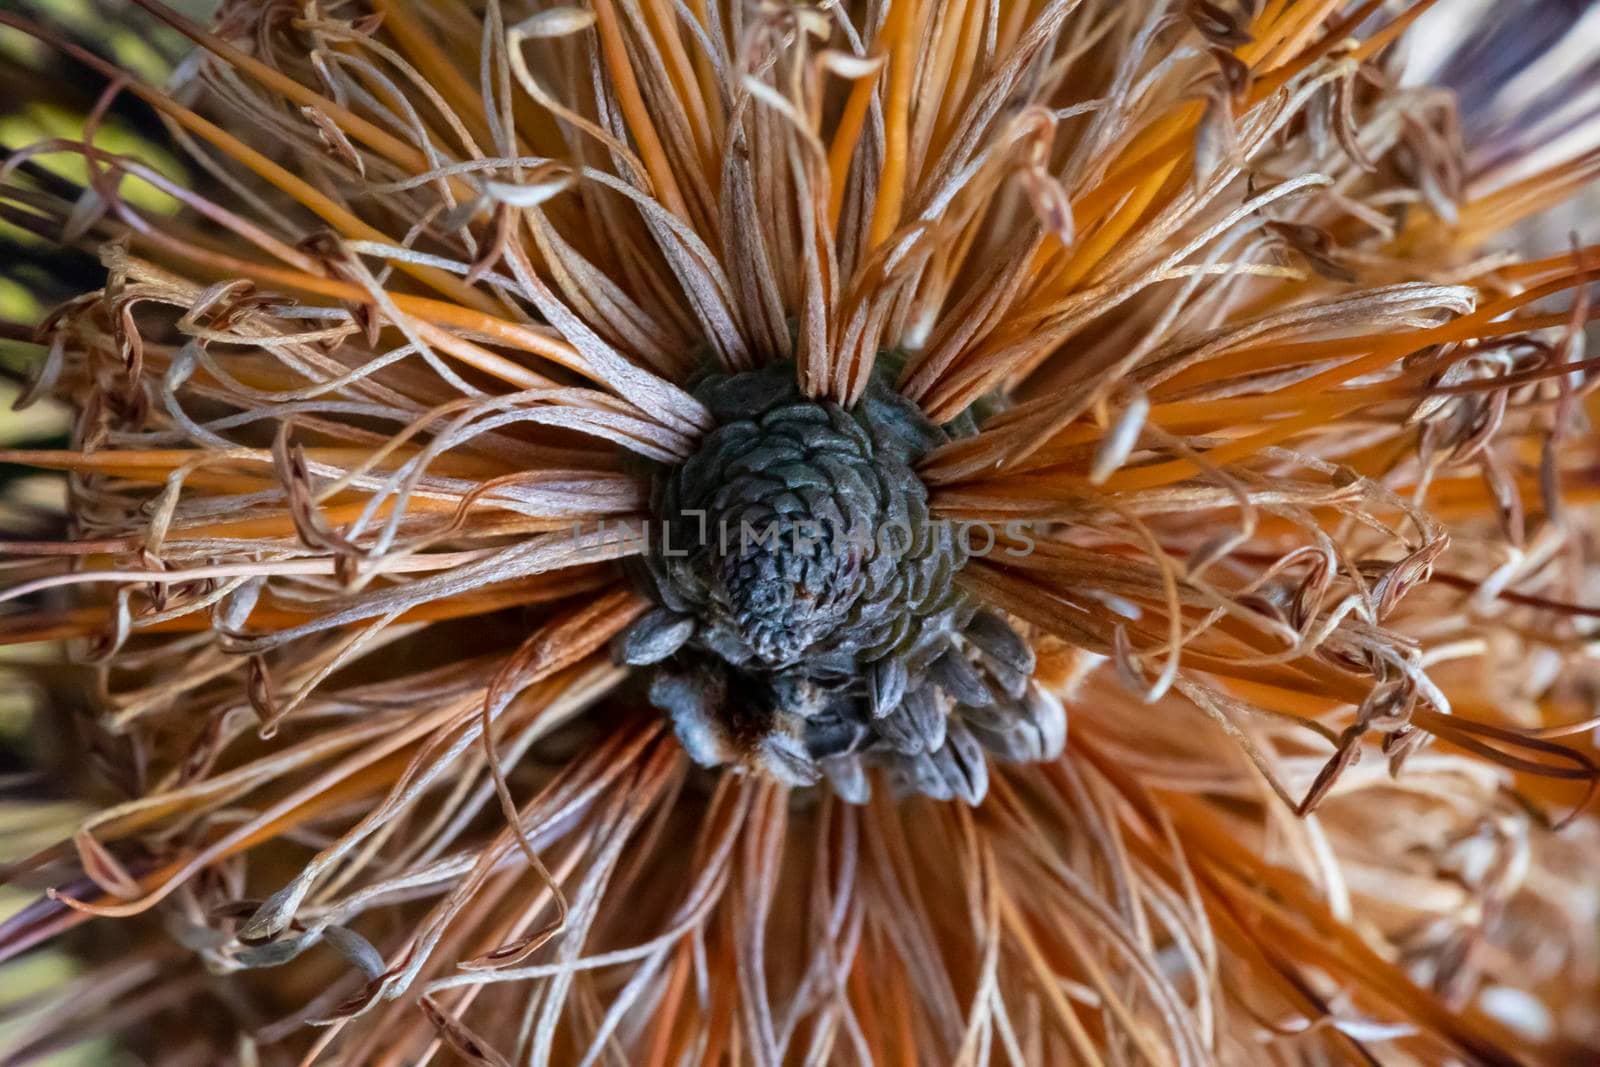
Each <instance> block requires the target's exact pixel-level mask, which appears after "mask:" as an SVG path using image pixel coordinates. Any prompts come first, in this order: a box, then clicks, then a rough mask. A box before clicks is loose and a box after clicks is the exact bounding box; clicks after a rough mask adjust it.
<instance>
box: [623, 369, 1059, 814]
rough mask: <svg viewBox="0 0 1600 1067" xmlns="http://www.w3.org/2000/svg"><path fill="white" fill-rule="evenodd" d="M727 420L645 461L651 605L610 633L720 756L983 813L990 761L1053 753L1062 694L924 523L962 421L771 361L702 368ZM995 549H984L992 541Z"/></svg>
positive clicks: (792, 776)
mask: <svg viewBox="0 0 1600 1067" xmlns="http://www.w3.org/2000/svg"><path fill="white" fill-rule="evenodd" d="M694 395H695V396H696V398H697V399H699V400H700V401H701V402H702V403H704V404H705V405H706V407H707V409H708V410H709V411H710V412H711V414H712V416H713V418H714V419H715V422H716V427H715V429H713V430H712V431H711V432H710V433H709V434H708V435H707V436H706V437H705V439H704V440H703V442H702V444H701V447H700V450H699V451H698V452H697V453H696V454H695V455H694V456H693V457H691V458H690V459H688V460H687V461H685V462H684V463H682V464H679V465H677V466H675V467H662V468H660V469H658V470H656V471H655V472H654V477H653V484H654V492H653V501H652V507H653V512H654V516H655V518H656V522H657V525H656V526H655V527H654V528H653V530H652V535H653V536H652V540H651V545H650V551H649V552H648V553H646V555H645V557H644V561H643V564H642V566H641V567H640V568H639V570H640V572H641V582H642V584H643V585H644V586H646V587H647V588H648V589H649V590H650V591H651V592H652V594H653V595H654V597H655V599H656V600H657V602H658V603H659V604H660V607H659V608H657V609H656V610H655V611H653V612H651V613H649V614H647V615H645V616H644V617H643V618H641V619H640V620H639V621H638V622H637V623H635V624H634V625H633V626H632V627H631V628H630V629H629V630H628V631H626V632H625V633H624V634H623V635H621V638H620V640H619V642H618V649H617V654H618V657H619V658H620V659H622V660H623V661H625V662H628V663H632V664H638V665H644V664H657V665H658V666H657V669H656V672H655V674H654V676H653V678H652V681H651V683H650V699H651V701H652V702H653V703H655V704H656V705H657V706H658V707H660V708H661V709H662V710H663V711H666V712H667V713H668V714H669V715H670V716H671V718H672V721H673V725H674V726H675V728H676V730H677V732H678V735H679V737H680V738H681V739H682V740H683V743H684V745H685V747H686V748H687V749H688V751H689V752H690V753H691V754H692V755H693V756H694V758H695V759H696V760H698V761H699V762H700V763H702V764H705V765H708V766H720V765H724V764H732V765H737V766H743V767H746V768H748V769H750V770H753V771H758V772H763V773H767V774H771V775H773V776H774V777H776V778H778V779H780V780H782V781H785V782H788V783H790V784H795V785H809V784H813V783H816V782H817V781H819V780H820V779H822V778H824V777H825V778H826V779H827V780H828V782H829V783H830V784H831V785H832V786H833V788H834V789H835V790H836V791H837V792H839V793H840V794H841V795H842V796H844V797H845V798H847V799H850V800H855V801H861V800H865V799H866V797H867V796H868V793H869V787H868V784H867V778H866V774H865V769H866V768H867V767H868V766H882V767H884V768H886V769H887V770H888V772H889V774H890V777H891V779H892V780H893V781H894V782H895V783H896V785H897V786H898V787H900V788H903V789H906V790H909V791H915V792H919V793H924V794H927V795H929V796H933V797H939V798H945V799H949V798H956V797H959V798H961V799H962V800H965V801H967V802H968V803H977V801H979V800H980V799H982V797H983V796H984V794H985V793H986V792H987V789H988V771H987V766H986V755H985V751H986V750H987V752H989V753H993V754H995V755H997V756H1000V757H1003V758H1006V759H1014V760H1039V759H1049V758H1052V757H1054V756H1055V755H1057V754H1059V753H1060V751H1061V749H1062V746H1063V745H1064V744H1065V742H1066V713H1065V710H1064V709H1063V707H1062V705H1061V703H1060V701H1059V700H1057V699H1055V698H1054V697H1052V696H1050V695H1049V694H1047V693H1046V692H1045V691H1044V690H1043V689H1041V688H1040V687H1039V686H1037V685H1034V684H1033V683H1032V681H1031V676H1032V673H1033V665H1034V661H1033V652H1032V649H1031V648H1030V647H1029V645H1028V643H1027V642H1026V641H1024V640H1023V639H1022V638H1021V637H1020V636H1019V635H1018V634H1017V633H1016V631H1014V630H1013V629H1012V628H1011V626H1010V624H1009V623H1008V622H1007V621H1006V620H1005V619H1004V618H1003V617H1002V616H1001V615H999V614H997V613H994V612H991V611H979V610H977V607H976V605H974V604H973V603H971V602H970V601H969V600H968V598H967V597H966V596H965V595H964V594H963V593H962V592H961V591H960V590H959V588H958V587H957V585H956V584H955V583H954V582H953V581H952V578H953V576H954V574H955V573H956V572H957V571H958V570H960V568H961V567H962V565H963V564H964V563H965V562H966V559H967V549H966V547H965V546H964V544H963V539H962V537H961V536H960V535H959V532H958V531H957V530H956V529H955V528H954V527H953V526H952V525H950V524H948V523H938V522H933V521H930V519H929V515H928V506H927V500H928V496H927V490H926V488H925V487H924V486H923V484H922V482H921V481H920V480H919V479H918V477H917V475H916V472H915V470H914V469H913V464H914V463H915V462H916V460H917V459H918V457H920V456H921V455H922V454H923V453H924V452H926V451H928V450H929V449H931V448H933V447H935V446H937V445H940V444H943V443H945V442H947V441H949V440H950V438H951V435H952V433H960V432H962V431H963V430H965V429H966V427H965V426H964V425H963V424H961V423H957V424H952V425H951V426H949V427H940V426H937V425H935V424H934V423H932V422H930V421H929V420H928V419H927V418H926V417H925V416H924V415H923V414H922V413H921V411H920V410H919V409H918V408H917V407H916V406H915V405H914V404H912V403H911V402H909V401H907V400H906V399H905V398H903V397H901V396H900V395H899V394H897V393H895V392H894V391H893V390H892V389H891V388H890V387H889V386H888V385H887V384H886V383H885V382H884V381H883V380H882V378H881V376H880V377H879V378H876V379H875V380H874V381H873V382H872V384H871V386H870V387H869V388H868V390H867V392H866V394H865V395H864V396H863V398H862V400H861V401H860V403H858V404H857V405H855V407H854V408H852V409H851V410H846V409H844V408H843V407H840V406H839V405H838V404H835V403H832V402H826V401H815V400H810V399H808V398H806V397H804V396H803V395H802V394H801V392H800V390H799V387H798V386H797V384H796V379H795V374H794V370H793V368H792V367H791V366H788V365H775V366H771V367H767V368H763V369H760V370H754V371H747V372H742V373H737V374H710V375H707V376H705V377H704V378H702V379H701V380H700V381H699V382H698V383H697V385H696V386H695V388H694ZM985 540H986V542H989V543H992V539H985Z"/></svg>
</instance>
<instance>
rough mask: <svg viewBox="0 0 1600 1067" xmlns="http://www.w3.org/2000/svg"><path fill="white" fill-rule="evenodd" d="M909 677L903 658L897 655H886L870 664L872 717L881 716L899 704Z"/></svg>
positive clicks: (903, 696)
mask: <svg viewBox="0 0 1600 1067" xmlns="http://www.w3.org/2000/svg"><path fill="white" fill-rule="evenodd" d="M909 678H910V674H909V673H908V672H907V671H906V663H905V660H903V659H901V658H900V657H899V656H886V657H884V658H883V659H880V660H879V661H878V662H877V663H874V664H873V665H872V679H871V690H870V691H871V695H872V717H873V718H875V719H881V718H883V717H884V716H885V715H887V714H889V713H890V712H891V711H893V710H894V709H895V708H896V707H897V706H898V705H899V704H900V701H901V700H903V699H904V698H905V695H906V683H907V681H908V680H909Z"/></svg>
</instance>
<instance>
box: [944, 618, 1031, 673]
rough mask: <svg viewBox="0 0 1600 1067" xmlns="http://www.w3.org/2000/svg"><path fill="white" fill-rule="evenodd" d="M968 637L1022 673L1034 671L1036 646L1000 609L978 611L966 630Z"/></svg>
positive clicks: (986, 651) (1004, 664)
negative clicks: (1030, 642) (996, 610)
mask: <svg viewBox="0 0 1600 1067" xmlns="http://www.w3.org/2000/svg"><path fill="white" fill-rule="evenodd" d="M962 636H964V637H965V638H966V639H967V640H968V641H971V642H972V644H973V645H974V646H975V647H976V648H977V649H978V651H979V652H982V653H983V654H984V655H985V656H987V657H988V658H989V659H991V660H994V661H995V662H996V663H998V664H1000V665H1001V666H1003V667H1005V668H1007V669H1008V670H1010V671H1012V672H1014V673H1016V674H1022V675H1031V674H1033V668H1034V666H1035V665H1036V664H1035V656H1034V653H1033V647H1032V646H1031V645H1029V644H1028V642H1027V641H1025V640H1023V638H1022V635H1021V634H1019V633H1017V631H1016V630H1015V629H1013V628H1012V626H1011V624H1010V623H1009V622H1007V621H1006V620H1005V618H1004V617H1003V616H1001V615H1000V614H999V613H998V612H994V611H987V610H985V611H978V612H975V613H974V614H973V616H972V621H970V622H968V623H967V628H966V630H965V631H963V634H962Z"/></svg>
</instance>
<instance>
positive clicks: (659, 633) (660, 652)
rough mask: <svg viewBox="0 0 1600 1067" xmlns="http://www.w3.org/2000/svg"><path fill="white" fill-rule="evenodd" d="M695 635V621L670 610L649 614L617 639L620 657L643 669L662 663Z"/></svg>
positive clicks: (660, 610)
mask: <svg viewBox="0 0 1600 1067" xmlns="http://www.w3.org/2000/svg"><path fill="white" fill-rule="evenodd" d="M693 634H694V619H692V618H690V617H689V616H687V615H679V614H677V613H676V612H673V611H669V610H667V609H666V608H656V609H655V610H654V611H650V612H646V613H645V614H644V616H642V617H641V618H640V619H639V621H637V622H635V623H634V624H633V625H632V626H630V627H628V628H627V629H626V630H624V631H623V632H622V634H621V635H620V636H619V637H618V638H617V650H616V658H617V659H619V660H621V661H622V662H623V663H628V664H632V665H633V666H635V667H642V666H645V665H646V664H650V663H660V662H661V661H662V660H664V659H666V658H667V657H668V656H670V655H672V654H673V653H674V652H677V651H678V650H679V649H680V648H682V647H683V646H684V644H685V643H686V642H687V641H688V640H689V638H690V637H691V636H693Z"/></svg>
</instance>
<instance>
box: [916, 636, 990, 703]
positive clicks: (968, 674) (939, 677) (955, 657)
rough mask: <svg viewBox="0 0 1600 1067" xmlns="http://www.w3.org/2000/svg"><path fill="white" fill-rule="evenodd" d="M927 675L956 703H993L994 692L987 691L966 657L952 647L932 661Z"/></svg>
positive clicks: (987, 688)
mask: <svg viewBox="0 0 1600 1067" xmlns="http://www.w3.org/2000/svg"><path fill="white" fill-rule="evenodd" d="M928 677H929V678H930V679H931V680H932V681H933V682H934V683H935V684H937V685H938V686H939V688H941V689H943V690H944V691H945V692H946V693H948V694H949V695H950V698H951V699H952V700H954V701H955V702H956V703H958V704H970V705H972V706H974V707H980V708H981V707H983V706H984V705H986V704H993V703H994V694H993V693H992V692H990V691H989V686H988V685H987V684H985V683H984V680H983V678H982V677H981V676H980V675H979V674H978V672H977V670H976V669H974V667H973V666H972V664H970V663H968V662H967V660H966V657H964V656H962V655H961V653H960V652H958V651H956V650H955V649H954V648H950V649H946V650H945V653H944V655H942V656H940V657H939V658H938V659H936V660H934V661H933V665H932V666H930V667H929V668H928Z"/></svg>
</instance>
